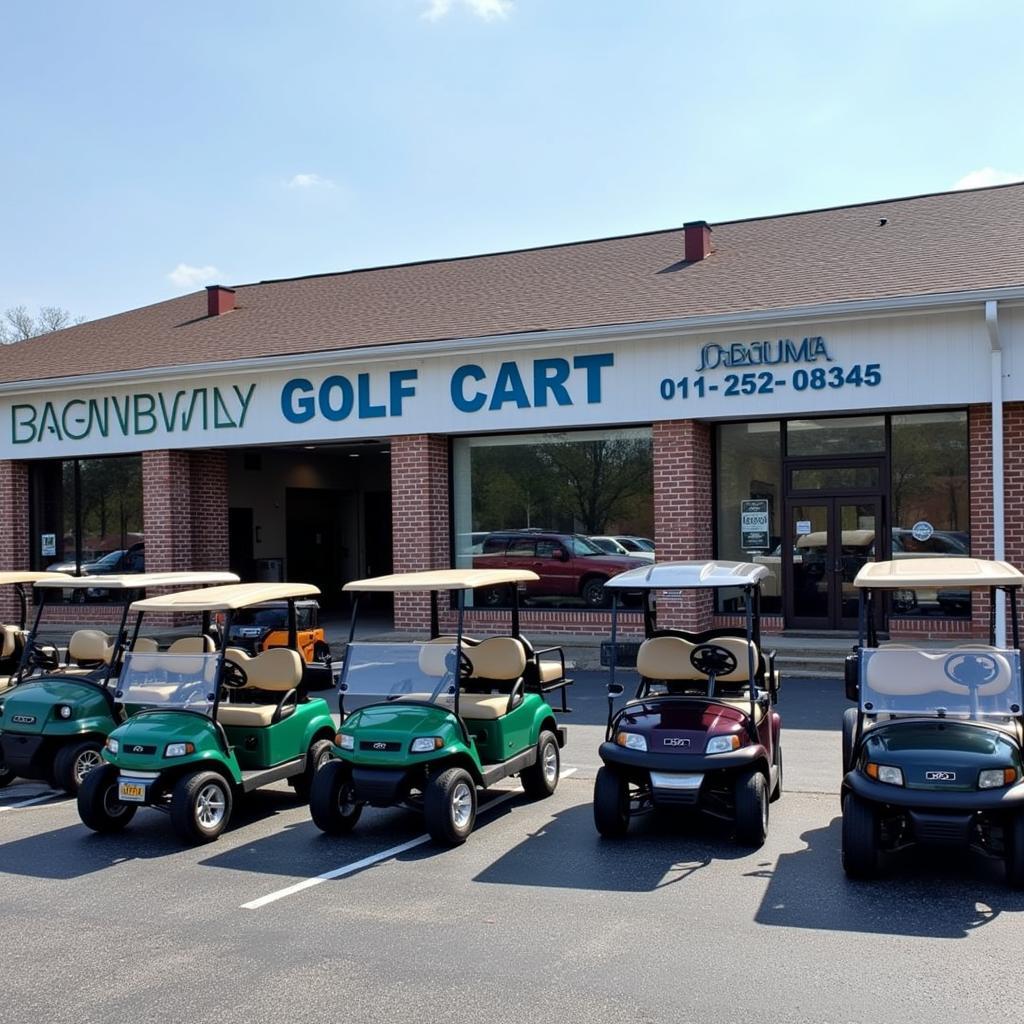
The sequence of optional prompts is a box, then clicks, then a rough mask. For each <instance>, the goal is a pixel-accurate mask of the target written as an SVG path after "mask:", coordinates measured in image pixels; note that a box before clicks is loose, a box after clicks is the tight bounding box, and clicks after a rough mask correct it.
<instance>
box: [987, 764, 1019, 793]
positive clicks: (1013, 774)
mask: <svg viewBox="0 0 1024 1024" xmlns="http://www.w3.org/2000/svg"><path fill="white" fill-rule="evenodd" d="M1016 781H1017V769H1016V768H986V769H985V770H984V771H983V772H982V773H981V774H980V775H979V776H978V789H998V788H999V787H1000V786H1009V785H1010V783H1011V782H1016Z"/></svg>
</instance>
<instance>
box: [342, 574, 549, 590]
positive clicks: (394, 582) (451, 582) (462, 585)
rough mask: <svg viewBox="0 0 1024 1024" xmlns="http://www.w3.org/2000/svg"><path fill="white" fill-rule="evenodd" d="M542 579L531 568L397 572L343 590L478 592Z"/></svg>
mask: <svg viewBox="0 0 1024 1024" xmlns="http://www.w3.org/2000/svg"><path fill="white" fill-rule="evenodd" d="M539 579H540V577H539V576H538V575H537V574H536V573H535V572H531V571H530V570H529V569H433V570H430V571H428V572H396V573H394V574H393V575H391V576H374V577H372V578H371V579H366V580H352V581H350V582H349V583H346V584H345V586H344V587H342V589H343V590H361V591H366V590H383V591H388V592H392V593H393V592H395V591H398V590H419V591H424V590H474V589H475V588H477V587H498V586H502V585H503V584H507V583H530V582H534V581H536V580H539Z"/></svg>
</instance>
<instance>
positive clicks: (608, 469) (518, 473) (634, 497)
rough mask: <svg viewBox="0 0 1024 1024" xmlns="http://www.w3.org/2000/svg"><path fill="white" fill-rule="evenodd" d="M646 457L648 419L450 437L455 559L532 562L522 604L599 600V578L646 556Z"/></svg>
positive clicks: (501, 596)
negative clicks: (624, 425) (533, 576)
mask: <svg viewBox="0 0 1024 1024" xmlns="http://www.w3.org/2000/svg"><path fill="white" fill-rule="evenodd" d="M651 465H652V456H651V431H650V429H649V428H637V429H629V430H608V431H573V432H566V433H545V434H518V435H511V436H510V435H504V436H500V437H464V438H457V439H455V441H454V442H453V451H452V468H453V474H452V476H453V480H452V494H453V501H454V516H453V519H454V530H453V533H454V548H453V551H454V563H455V565H456V566H458V567H466V566H475V567H478V568H481V567H491V566H493V567H500V568H509V569H519V568H524V569H530V570H532V571H533V572H536V573H537V575H538V576H539V577H540V579H539V580H538V581H537V582H536V583H530V584H528V585H526V587H525V588H524V589H523V590H521V599H522V600H523V602H524V603H525V604H526V605H527V606H529V605H535V606H542V607H557V608H602V607H606V606H607V605H608V604H609V600H608V595H607V594H605V592H604V588H603V585H602V584H603V581H604V580H606V579H608V578H609V577H611V576H614V575H616V574H617V573H619V572H622V571H623V570H625V569H630V568H636V567H637V566H640V565H644V564H649V563H650V562H651V561H653V559H654V540H655V538H654V536H653V533H654V504H653V493H652V468H651ZM476 597H477V601H478V603H480V602H482V603H484V604H489V605H505V604H508V603H509V602H510V601H511V598H512V594H511V592H510V591H508V590H507V588H506V589H500V588H498V589H495V590H494V591H490V592H487V593H481V594H478V595H476Z"/></svg>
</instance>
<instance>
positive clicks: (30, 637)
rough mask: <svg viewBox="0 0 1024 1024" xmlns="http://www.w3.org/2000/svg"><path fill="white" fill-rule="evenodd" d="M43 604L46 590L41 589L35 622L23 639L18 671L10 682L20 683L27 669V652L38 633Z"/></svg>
mask: <svg viewBox="0 0 1024 1024" xmlns="http://www.w3.org/2000/svg"><path fill="white" fill-rule="evenodd" d="M45 604H46V590H45V589H42V588H41V589H40V591H39V604H38V605H36V617H35V621H34V622H33V623H32V628H31V629H30V630H29V633H28V636H27V637H25V646H24V647H23V648H22V649H21V661H19V662H18V671H17V672H16V673H15V674H14V677H13V679H12V682H16V683H20V682H21V677H22V676H23V675H24V674H25V669H26V668H27V667H28V666H27V664H26V663H27V662H28V652H29V651H30V650H31V649H32V645H33V644H34V643H35V639H36V634H37V633H38V632H39V620H40V619H41V618H42V617H43V606H44V605H45Z"/></svg>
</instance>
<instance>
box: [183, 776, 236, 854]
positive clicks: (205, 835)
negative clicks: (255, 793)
mask: <svg viewBox="0 0 1024 1024" xmlns="http://www.w3.org/2000/svg"><path fill="white" fill-rule="evenodd" d="M231 796H232V795H231V786H230V785H229V784H228V781H227V779H225V778H224V776H223V775H221V774H220V772H210V771H198V772H192V773H191V774H189V775H183V776H182V777H181V778H180V779H179V780H178V781H177V783H176V784H175V786H174V791H173V792H172V793H171V824H172V825H173V826H174V831H175V832H177V833H178V835H179V836H180V837H181V838H182V839H184V840H185V842H187V843H211V842H213V840H214V839H216V838H217V837H218V836H219V835H220V834H221V832H223V831H224V829H225V828H227V825H228V822H229V821H230V820H231V804H232V798H231Z"/></svg>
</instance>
